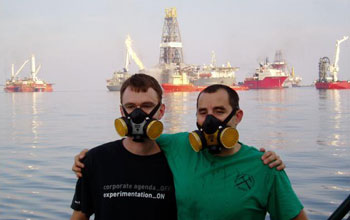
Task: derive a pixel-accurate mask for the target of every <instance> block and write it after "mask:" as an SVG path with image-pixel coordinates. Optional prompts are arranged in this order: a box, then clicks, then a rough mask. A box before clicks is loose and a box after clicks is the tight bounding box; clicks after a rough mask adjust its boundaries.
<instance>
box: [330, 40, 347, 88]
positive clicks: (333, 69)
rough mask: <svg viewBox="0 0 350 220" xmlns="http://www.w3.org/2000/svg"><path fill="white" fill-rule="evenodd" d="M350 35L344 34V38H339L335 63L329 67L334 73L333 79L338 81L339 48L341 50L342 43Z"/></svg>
mask: <svg viewBox="0 0 350 220" xmlns="http://www.w3.org/2000/svg"><path fill="white" fill-rule="evenodd" d="M348 38H349V37H348V36H344V37H343V39H341V40H337V42H336V43H335V57H334V63H333V65H331V66H330V67H329V70H330V72H331V74H332V77H333V81H334V82H336V81H338V72H339V66H338V61H339V50H340V44H341V43H343V42H344V41H346V40H347V39H348Z"/></svg>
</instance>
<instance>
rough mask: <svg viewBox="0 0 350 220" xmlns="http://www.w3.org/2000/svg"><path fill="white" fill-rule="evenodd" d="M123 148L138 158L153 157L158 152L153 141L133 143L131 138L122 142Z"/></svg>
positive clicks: (156, 145)
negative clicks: (138, 156)
mask: <svg viewBox="0 0 350 220" xmlns="http://www.w3.org/2000/svg"><path fill="white" fill-rule="evenodd" d="M123 145H124V147H125V148H126V149H127V150H128V151H129V152H130V153H133V154H136V155H140V156H148V155H153V154H156V153H159V152H160V148H159V146H158V144H157V143H156V142H155V141H151V140H149V139H145V141H144V142H135V141H133V140H132V137H127V138H125V139H124V140H123Z"/></svg>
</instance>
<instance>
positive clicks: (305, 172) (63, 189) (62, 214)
mask: <svg viewBox="0 0 350 220" xmlns="http://www.w3.org/2000/svg"><path fill="white" fill-rule="evenodd" d="M197 94H198V93H168V94H165V97H164V98H165V101H164V102H165V104H166V108H167V109H166V115H165V117H164V118H163V122H164V124H165V127H166V132H171V133H172V132H179V131H190V130H193V129H195V102H196V98H197ZM239 94H240V98H241V108H242V109H243V111H244V118H243V121H242V122H241V124H240V125H239V127H238V130H239V132H240V140H241V141H242V142H243V143H246V144H249V145H255V146H257V147H265V148H267V149H271V150H274V151H276V152H277V153H278V154H279V155H281V157H282V158H283V160H284V162H285V163H286V164H287V168H286V171H287V173H288V175H289V177H290V179H291V181H292V183H293V187H294V189H295V191H296V193H297V194H298V195H299V198H300V199H301V201H302V202H303V204H304V206H305V208H306V211H307V213H308V216H309V218H310V219H315V220H316V219H327V217H329V215H330V214H331V213H332V212H333V211H334V210H335V209H336V207H337V206H338V205H339V204H340V203H341V202H342V201H343V200H344V199H345V198H346V197H347V196H348V195H349V194H350V159H349V158H350V90H348V91H340V90H338V91H318V90H316V89H315V88H289V89H283V90H250V91H239ZM119 116H120V113H119V92H107V91H104V90H99V91H57V92H53V93H16V94H10V93H3V92H0V219H7V220H10V219H28V220H29V219H69V217H70V214H71V212H72V211H71V209H70V203H71V199H72V196H73V190H74V186H75V182H76V178H75V175H74V174H73V173H72V171H71V166H72V163H73V156H74V155H75V154H77V153H78V152H80V150H81V149H83V148H91V147H94V146H96V145H99V144H102V143H105V142H108V141H112V140H115V139H118V138H119V137H118V136H117V134H116V132H115V131H114V127H113V121H114V119H115V118H116V117H119Z"/></svg>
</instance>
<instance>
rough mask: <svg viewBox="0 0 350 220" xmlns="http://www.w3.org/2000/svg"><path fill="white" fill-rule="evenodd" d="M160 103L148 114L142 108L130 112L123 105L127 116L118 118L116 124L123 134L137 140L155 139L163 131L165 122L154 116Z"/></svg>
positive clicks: (118, 131)
mask: <svg viewBox="0 0 350 220" xmlns="http://www.w3.org/2000/svg"><path fill="white" fill-rule="evenodd" d="M160 105H161V104H160V103H159V104H158V105H157V106H156V107H154V109H153V110H152V111H151V113H149V114H147V113H145V112H144V111H142V110H141V108H136V109H134V110H133V111H132V112H131V113H130V114H128V113H127V112H126V110H125V109H124V107H122V109H123V111H124V114H125V117H121V118H117V119H115V121H114V126H115V129H116V131H117V133H118V134H119V135H120V136H121V137H124V136H129V137H133V141H135V142H143V141H144V139H145V138H148V139H151V140H155V139H157V138H158V137H159V136H160V135H161V134H162V131H163V123H162V122H160V121H158V120H157V119H154V118H152V117H153V115H154V114H155V113H156V112H157V111H158V109H159V107H160Z"/></svg>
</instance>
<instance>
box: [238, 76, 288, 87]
mask: <svg viewBox="0 0 350 220" xmlns="http://www.w3.org/2000/svg"><path fill="white" fill-rule="evenodd" d="M287 78H288V77H287V76H277V77H276V76H267V77H265V78H264V79H263V80H255V79H253V78H247V79H245V80H244V83H243V86H246V87H248V88H249V89H282V88H283V86H282V85H283V83H284V81H285V80H286V79H287Z"/></svg>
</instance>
